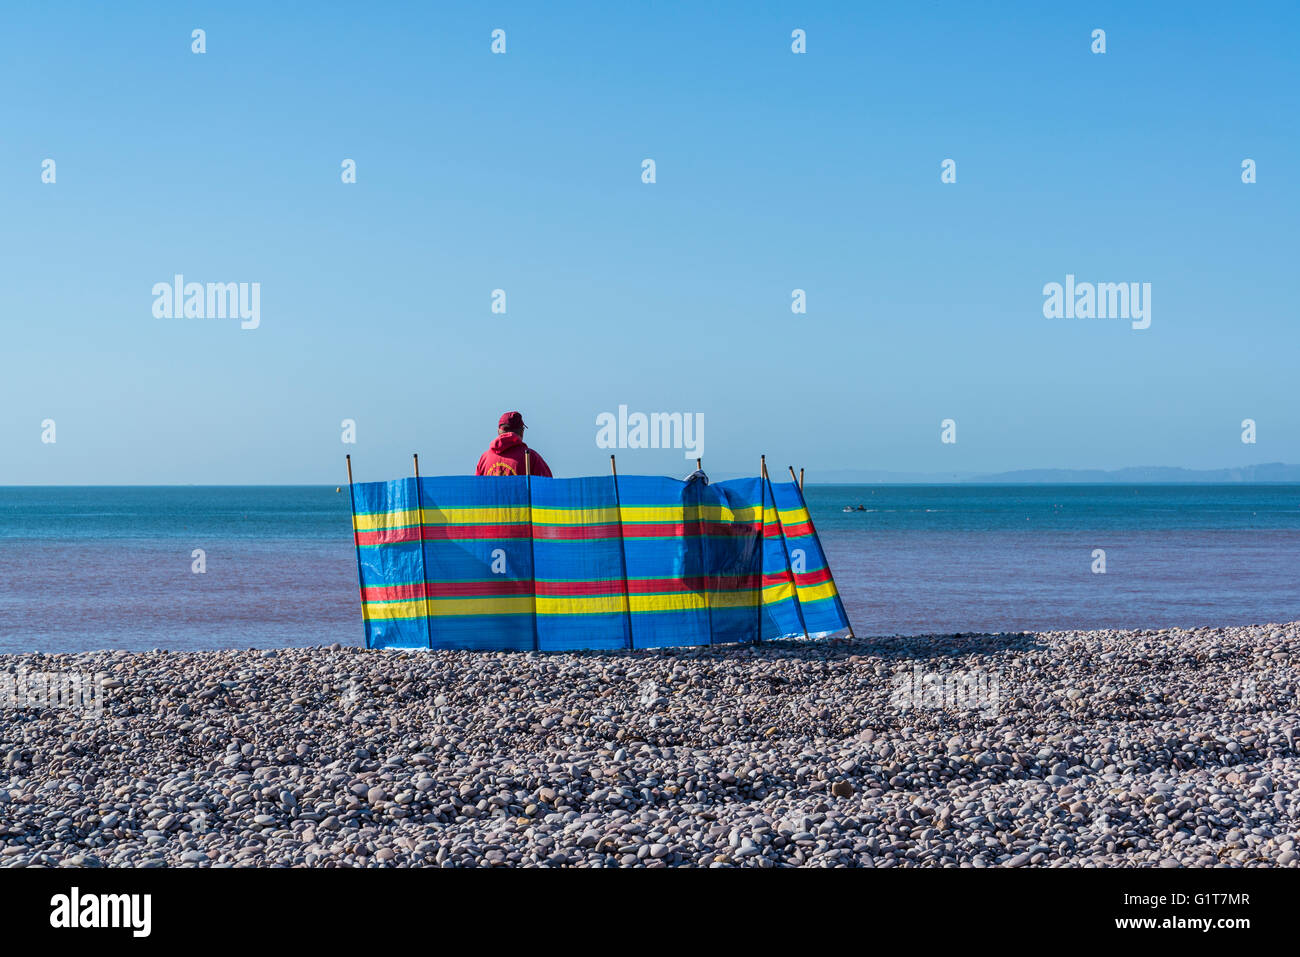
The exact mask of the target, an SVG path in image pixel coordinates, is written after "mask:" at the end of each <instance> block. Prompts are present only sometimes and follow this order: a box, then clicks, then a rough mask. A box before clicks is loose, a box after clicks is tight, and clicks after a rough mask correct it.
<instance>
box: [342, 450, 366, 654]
mask: <svg viewBox="0 0 1300 957" xmlns="http://www.w3.org/2000/svg"><path fill="white" fill-rule="evenodd" d="M347 461H348V503H349V504H350V506H351V508H352V545H353V547H354V548H355V549H356V551H357V589H358V590H359V591H360V593H361V627H362V628H364V629H365V639H366V647H367V648H369V647H370V625H369V623H368V622H367V621H366V580H365V579H364V578H362V577H361V539H360V538H359V537H358V536H357V497H356V494H355V493H354V492H353V490H352V456H351V455H348V456H347Z"/></svg>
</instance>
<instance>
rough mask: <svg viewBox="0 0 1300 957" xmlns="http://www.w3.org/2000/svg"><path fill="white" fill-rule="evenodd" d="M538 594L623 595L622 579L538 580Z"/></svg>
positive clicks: (572, 596) (558, 596) (578, 595)
mask: <svg viewBox="0 0 1300 957" xmlns="http://www.w3.org/2000/svg"><path fill="white" fill-rule="evenodd" d="M537 594H538V595H545V596H546V597H548V598H578V597H581V596H584V595H621V594H623V582H622V580H620V579H614V580H611V581H593V582H538V583H537Z"/></svg>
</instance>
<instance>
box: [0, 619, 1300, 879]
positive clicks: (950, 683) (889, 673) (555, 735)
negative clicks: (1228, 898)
mask: <svg viewBox="0 0 1300 957" xmlns="http://www.w3.org/2000/svg"><path fill="white" fill-rule="evenodd" d="M71 673H77V674H84V675H88V676H89V675H102V676H103V679H104V682H103V689H104V690H103V708H102V713H99V714H95V713H92V712H89V711H86V710H81V709H75V708H63V709H60V708H48V707H46V708H37V707H31V706H27V707H0V759H3V767H2V768H0V775H2V776H0V867H21V866H31V865H39V866H89V867H99V866H109V867H112V866H136V867H138V866H164V865H165V866H200V867H209V866H210V867H240V866H282V865H283V866H312V867H329V866H442V867H478V866H530V867H531V866H541V867H614V866H634V867H671V866H691V867H721V868H726V867H768V868H771V867H916V866H922V867H939V866H945V867H976V868H980V867H1023V866H1038V867H1081V866H1082V867H1092V866H1105V867H1117V866H1118V867H1152V866H1197V867H1205V866H1226V867H1271V866H1291V867H1294V866H1297V863H1298V861H1300V857H1298V853H1300V852H1298V851H1297V848H1296V842H1297V838H1298V837H1300V759H1298V758H1297V740H1296V739H1297V734H1298V733H1300V718H1297V708H1296V691H1297V688H1298V687H1300V622H1292V623H1288V624H1267V625H1258V626H1251V627H1233V628H1205V629H1194V630H1178V629H1168V630H1160V631H1091V632H1086V631H1083V632H1054V633H1044V634H1029V633H1016V634H1001V635H988V634H984V635H974V634H967V635H931V636H920V637H916V636H913V637H898V638H870V639H859V640H855V641H843V640H840V641H828V640H822V641H817V640H814V641H794V642H773V643H770V644H765V645H759V646H744V647H739V646H729V647H725V648H724V647H718V648H705V649H675V650H663V651H639V652H619V653H610V654H597V653H580V654H535V653H534V654H527V653H501V654H493V653H486V652H445V651H439V652H429V651H416V652H408V651H366V650H363V649H358V648H349V647H339V646H337V645H335V646H332V647H328V648H327V647H317V648H303V649H284V650H275V651H223V652H186V653H168V652H165V651H153V652H97V653H85V654H76V655H45V654H23V655H4V656H0V677H3V676H4V675H6V674H8V675H10V676H12V677H16V676H19V675H23V674H47V675H50V674H54V675H61V674H71ZM8 703H9V704H12V703H13V702H12V701H10V702H8Z"/></svg>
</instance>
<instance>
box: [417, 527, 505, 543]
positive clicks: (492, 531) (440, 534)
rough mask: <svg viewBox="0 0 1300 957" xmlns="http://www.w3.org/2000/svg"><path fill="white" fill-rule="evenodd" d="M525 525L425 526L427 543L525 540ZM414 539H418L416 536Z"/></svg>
mask: <svg viewBox="0 0 1300 957" xmlns="http://www.w3.org/2000/svg"><path fill="white" fill-rule="evenodd" d="M527 537H528V526H527V525H426V526H424V540H425V541H427V542H446V541H459V540H462V539H466V538H527ZM416 538H419V536H418V535H417V536H416Z"/></svg>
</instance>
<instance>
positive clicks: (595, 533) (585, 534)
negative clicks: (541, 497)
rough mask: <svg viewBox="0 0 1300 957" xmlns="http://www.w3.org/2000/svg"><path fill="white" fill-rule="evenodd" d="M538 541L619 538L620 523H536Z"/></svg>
mask: <svg viewBox="0 0 1300 957" xmlns="http://www.w3.org/2000/svg"><path fill="white" fill-rule="evenodd" d="M533 529H534V530H535V532H536V535H537V539H538V541H563V542H572V541H586V540H590V539H595V538H618V523H617V522H612V523H609V524H605V525H534V526H533Z"/></svg>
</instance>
